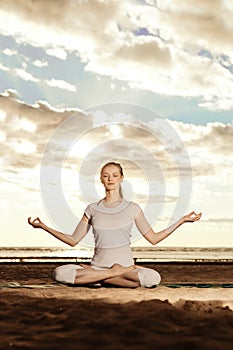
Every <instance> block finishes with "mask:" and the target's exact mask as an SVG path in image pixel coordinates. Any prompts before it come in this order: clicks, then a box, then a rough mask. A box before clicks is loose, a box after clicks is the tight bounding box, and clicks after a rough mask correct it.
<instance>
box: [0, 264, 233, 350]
mask: <svg viewBox="0 0 233 350" xmlns="http://www.w3.org/2000/svg"><path fill="white" fill-rule="evenodd" d="M55 266H57V265H55V264H24V265H16V264H15V265H14V264H1V265H0V283H1V288H0V298H1V299H0V306H1V307H0V329H1V332H0V349H4V350H5V349H109V350H112V349H136V350H137V349H173V350H174V349H189V350H192V349H226V350H228V349H229V350H230V349H232V344H233V311H232V310H233V288H226V287H229V286H230V283H232V280H231V276H232V273H231V271H232V265H229V264H225V265H216V266H214V265H213V264H212V265H202V266H198V265H187V264H171V265H169V264H167V265H166V264H160V265H159V266H156V268H157V270H158V271H160V273H161V274H162V275H163V276H164V278H163V285H161V286H158V287H156V288H152V289H144V288H136V289H128V288H113V287H108V288H103V287H101V288H97V287H95V288H94V287H92V288H91V287H70V286H64V285H60V284H56V283H54V282H53V280H52V279H51V272H52V270H53V269H54V267H55ZM198 270H199V274H198ZM207 272H208V273H207ZM165 273H166V274H165ZM204 276H205V278H204ZM178 281H179V282H180V285H181V287H179V288H174V284H175V283H176V282H178ZM191 283H192V284H191ZM197 283H199V288H198V287H191V285H195V284H197ZM207 283H209V285H208V286H209V287H208V288H207V287H204V286H205V285H206V286H207ZM210 283H212V287H210ZM220 283H224V285H225V288H223V287H220ZM176 284H177V283H176ZM188 284H190V286H188ZM197 285H198V284H197ZM171 286H173V288H171ZM200 286H202V287H200ZM10 287H11V288H10Z"/></svg>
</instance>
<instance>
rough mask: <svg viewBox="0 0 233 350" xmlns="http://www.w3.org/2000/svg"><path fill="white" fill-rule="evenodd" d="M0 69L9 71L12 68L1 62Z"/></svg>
mask: <svg viewBox="0 0 233 350" xmlns="http://www.w3.org/2000/svg"><path fill="white" fill-rule="evenodd" d="M0 70H3V71H5V72H7V71H9V70H10V68H9V67H6V66H5V65H4V64H2V63H1V62H0Z"/></svg>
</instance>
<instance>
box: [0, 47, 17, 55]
mask: <svg viewBox="0 0 233 350" xmlns="http://www.w3.org/2000/svg"><path fill="white" fill-rule="evenodd" d="M2 53H3V54H4V55H7V56H15V55H17V50H12V49H10V48H6V49H4V50H3V51H2Z"/></svg>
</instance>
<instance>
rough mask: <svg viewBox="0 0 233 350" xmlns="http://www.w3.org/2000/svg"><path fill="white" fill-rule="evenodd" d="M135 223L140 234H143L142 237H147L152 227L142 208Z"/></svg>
mask: <svg viewBox="0 0 233 350" xmlns="http://www.w3.org/2000/svg"><path fill="white" fill-rule="evenodd" d="M138 207H139V206H138ZM139 208H140V207H139ZM134 222H135V224H136V226H137V229H138V230H139V232H141V234H142V235H145V234H146V233H147V232H148V231H149V230H150V229H151V225H150V224H149V222H148V221H147V219H146V218H145V215H144V213H143V211H142V209H141V208H140V210H139V211H138V213H137V215H136V216H135V218H134Z"/></svg>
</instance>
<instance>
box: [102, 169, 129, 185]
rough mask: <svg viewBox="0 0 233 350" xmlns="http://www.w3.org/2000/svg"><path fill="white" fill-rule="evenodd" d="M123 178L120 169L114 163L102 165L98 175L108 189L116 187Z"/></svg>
mask: <svg viewBox="0 0 233 350" xmlns="http://www.w3.org/2000/svg"><path fill="white" fill-rule="evenodd" d="M123 179H124V176H123V175H121V173H120V169H119V168H118V166H116V165H107V166H106V167H104V168H103V170H102V173H101V176H100V180H101V182H102V184H103V185H104V187H105V189H106V190H108V191H110V190H116V189H118V188H119V185H120V183H121V181H123Z"/></svg>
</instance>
